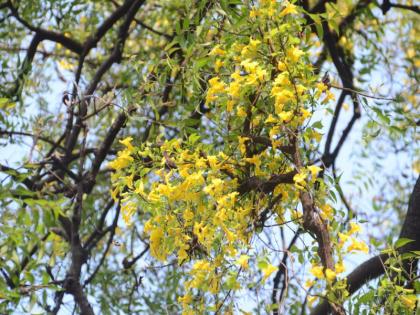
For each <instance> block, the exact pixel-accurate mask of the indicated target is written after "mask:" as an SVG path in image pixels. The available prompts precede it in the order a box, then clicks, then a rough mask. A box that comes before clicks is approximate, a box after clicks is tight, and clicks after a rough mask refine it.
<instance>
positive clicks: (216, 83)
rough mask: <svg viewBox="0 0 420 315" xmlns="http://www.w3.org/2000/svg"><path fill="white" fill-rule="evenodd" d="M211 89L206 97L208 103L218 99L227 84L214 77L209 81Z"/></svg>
mask: <svg viewBox="0 0 420 315" xmlns="http://www.w3.org/2000/svg"><path fill="white" fill-rule="evenodd" d="M209 85H210V87H209V89H208V91H207V95H206V103H207V104H208V103H210V102H212V101H214V100H216V99H217V95H216V94H218V93H221V92H224V90H225V84H224V83H223V82H221V81H220V78H219V77H214V78H211V79H210V80H209Z"/></svg>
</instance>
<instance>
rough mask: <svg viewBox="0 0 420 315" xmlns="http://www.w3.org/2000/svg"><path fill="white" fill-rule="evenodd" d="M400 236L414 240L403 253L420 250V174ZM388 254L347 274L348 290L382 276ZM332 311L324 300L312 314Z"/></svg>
mask: <svg viewBox="0 0 420 315" xmlns="http://www.w3.org/2000/svg"><path fill="white" fill-rule="evenodd" d="M400 238H408V239H411V240H414V242H411V243H408V244H406V245H405V246H403V247H401V248H400V249H399V251H400V252H401V253H404V252H407V251H414V250H420V176H419V177H418V178H417V181H416V184H415V186H414V189H413V192H412V193H411V196H410V200H409V203H408V211H407V215H406V217H405V221H404V224H403V226H402V229H401V233H400ZM388 257H389V256H388V255H386V254H381V255H378V256H375V257H373V258H371V259H369V260H367V261H366V262H364V263H362V264H361V265H359V266H358V267H357V268H356V269H355V270H353V271H352V272H351V273H350V274H349V275H348V276H347V286H348V291H349V293H350V295H351V294H353V293H354V292H356V291H357V290H358V289H360V288H361V287H362V286H363V285H364V284H366V283H367V282H368V281H370V280H372V279H375V278H377V277H379V276H381V275H382V274H383V273H384V272H385V269H384V263H385V261H386V260H387V259H388ZM329 312H330V308H329V305H328V302H327V301H326V300H323V301H322V302H320V303H319V304H318V305H317V306H316V307H315V309H314V310H313V311H312V312H311V315H326V314H328V313H329Z"/></svg>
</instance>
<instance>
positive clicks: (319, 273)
mask: <svg viewBox="0 0 420 315" xmlns="http://www.w3.org/2000/svg"><path fill="white" fill-rule="evenodd" d="M323 270H324V268H323V267H322V266H317V265H315V266H312V268H311V270H310V272H311V273H312V274H313V275H314V277H317V278H318V279H324V272H323Z"/></svg>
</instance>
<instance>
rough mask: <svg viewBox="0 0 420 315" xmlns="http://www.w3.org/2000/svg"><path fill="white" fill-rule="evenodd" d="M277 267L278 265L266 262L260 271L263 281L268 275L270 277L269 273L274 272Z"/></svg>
mask: <svg viewBox="0 0 420 315" xmlns="http://www.w3.org/2000/svg"><path fill="white" fill-rule="evenodd" d="M278 269H279V268H278V267H276V266H273V265H272V264H267V266H265V267H264V268H263V269H262V272H263V275H264V276H263V281H265V280H267V279H268V277H270V276H271V274H272V273H273V272H275V271H277V270H278Z"/></svg>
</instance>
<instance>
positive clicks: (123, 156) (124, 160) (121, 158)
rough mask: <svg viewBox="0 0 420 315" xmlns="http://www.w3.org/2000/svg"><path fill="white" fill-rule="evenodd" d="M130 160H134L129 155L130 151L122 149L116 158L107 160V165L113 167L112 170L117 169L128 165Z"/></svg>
mask: <svg viewBox="0 0 420 315" xmlns="http://www.w3.org/2000/svg"><path fill="white" fill-rule="evenodd" d="M132 161H134V159H133V157H131V156H130V152H129V151H128V150H124V151H120V152H118V154H117V158H116V159H115V160H113V161H111V162H109V163H108V167H110V168H113V169H114V170H119V169H122V168H125V167H127V166H128V165H130V163H131V162H132Z"/></svg>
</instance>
